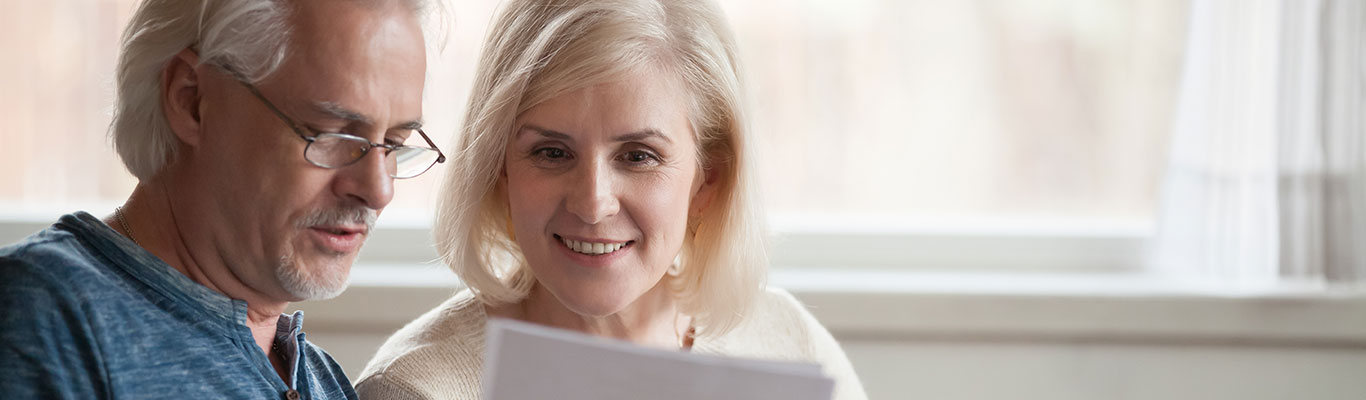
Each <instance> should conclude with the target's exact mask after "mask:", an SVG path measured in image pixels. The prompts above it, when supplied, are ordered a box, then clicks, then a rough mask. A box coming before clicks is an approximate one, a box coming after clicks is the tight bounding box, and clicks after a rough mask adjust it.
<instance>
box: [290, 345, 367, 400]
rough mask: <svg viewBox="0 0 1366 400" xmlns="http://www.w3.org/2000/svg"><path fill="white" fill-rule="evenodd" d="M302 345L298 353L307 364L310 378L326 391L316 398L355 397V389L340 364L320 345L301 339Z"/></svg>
mask: <svg viewBox="0 0 1366 400" xmlns="http://www.w3.org/2000/svg"><path fill="white" fill-rule="evenodd" d="M303 343H304V345H303V347H302V348H301V349H300V351H299V354H300V356H302V357H303V358H304V362H305V363H306V364H307V368H308V374H309V375H311V376H310V380H312V381H313V382H314V384H315V385H316V386H317V387H318V388H320V389H322V390H323V391H324V392H326V394H325V395H317V396H315V397H318V398H328V399H331V398H348V399H354V398H356V393H355V389H354V388H353V387H352V386H351V380H350V379H348V378H347V377H346V371H345V370H344V369H342V366H341V364H338V363H337V360H335V359H333V358H332V355H331V354H327V351H324V350H323V348H322V347H318V345H316V344H314V343H313V342H310V341H308V340H304V341H303Z"/></svg>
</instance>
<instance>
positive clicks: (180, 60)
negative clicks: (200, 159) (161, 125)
mask: <svg viewBox="0 0 1366 400" xmlns="http://www.w3.org/2000/svg"><path fill="white" fill-rule="evenodd" d="M198 68H199V54H196V53H195V52H194V50H190V49H188V48H186V49H184V50H181V51H180V53H177V54H176V55H175V57H172V58H171V61H168V62H167V63H166V67H165V68H163V69H162V70H161V112H162V114H163V115H165V116H166V123H167V124H168V125H170V127H171V132H172V133H175V135H176V137H177V138H179V139H180V142H181V143H184V144H185V145H187V146H190V147H197V146H198V145H199V140H200V132H201V125H200V118H199V100H200V95H201V93H200V88H201V86H200V76H199V69H198Z"/></svg>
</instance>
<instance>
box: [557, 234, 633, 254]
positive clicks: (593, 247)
mask: <svg viewBox="0 0 1366 400" xmlns="http://www.w3.org/2000/svg"><path fill="white" fill-rule="evenodd" d="M560 241H561V242H564V245H565V246H567V247H569V249H570V250H574V252H575V253H581V254H588V255H593V256H596V255H601V254H607V253H611V252H614V251H617V250H621V248H622V247H626V245H627V244H629V243H630V242H623V243H592V242H580V241H577V240H570V239H565V238H560Z"/></svg>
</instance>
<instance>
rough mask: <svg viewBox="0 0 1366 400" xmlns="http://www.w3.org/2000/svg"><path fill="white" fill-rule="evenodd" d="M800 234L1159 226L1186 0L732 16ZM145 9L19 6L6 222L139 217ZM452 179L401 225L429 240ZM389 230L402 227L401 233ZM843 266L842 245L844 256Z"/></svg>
mask: <svg viewBox="0 0 1366 400" xmlns="http://www.w3.org/2000/svg"><path fill="white" fill-rule="evenodd" d="M721 3H722V5H723V7H724V8H725V10H726V12H727V13H728V17H729V18H730V20H731V23H732V26H733V27H734V28H735V31H736V34H737V35H738V38H739V41H740V43H741V45H742V55H743V57H744V62H745V65H746V67H747V69H748V71H747V76H748V77H749V78H750V80H749V82H750V83H751V86H752V89H753V93H754V95H755V98H754V101H753V103H754V105H755V106H756V108H755V109H754V112H753V113H752V114H751V115H752V117H753V125H754V127H755V128H756V129H757V132H759V133H761V135H762V137H763V138H762V139H763V147H762V149H761V157H762V161H763V170H762V173H763V175H762V180H763V182H764V184H765V185H766V187H765V189H766V190H765V195H766V201H767V203H768V206H769V210H770V211H771V212H772V213H773V215H774V219H775V222H778V224H777V225H778V228H779V229H780V230H783V229H806V230H817V231H819V230H820V229H825V228H829V229H838V230H852V231H879V230H893V231H895V230H897V229H901V228H904V227H907V226H923V225H926V224H928V225H935V226H950V227H953V226H993V225H1010V224H1015V223H1021V221H1024V222H1023V223H1024V224H1025V225H1031V224H1032V225H1034V226H1043V227H1047V226H1049V225H1050V224H1062V225H1074V226H1121V227H1137V231H1138V232H1144V229H1148V228H1150V227H1151V224H1152V222H1153V220H1154V218H1155V215H1156V204H1157V199H1158V190H1159V187H1160V185H1159V180H1160V178H1161V176H1162V172H1163V171H1162V169H1163V167H1164V166H1165V162H1166V149H1167V137H1168V132H1169V131H1170V128H1171V126H1172V116H1173V109H1174V104H1175V98H1176V90H1177V86H1178V81H1179V75H1180V67H1181V61H1182V53H1181V50H1182V47H1183V40H1184V31H1185V25H1186V13H1187V9H1186V7H1187V5H1186V2H1185V1H1181V0H1145V1H1138V0H1105V1H1097V0H1030V1H1004V0H1002V1H961V2H960V1H935V0H843V1H836V0H804V1H797V2H794V1H786V0H785V1H777V0H743V1H742V0H724V1H721ZM135 5H136V1H134V0H50V1H7V2H4V4H3V7H4V8H5V11H4V12H3V13H0V49H3V54H5V55H4V57H6V58H7V60H6V62H4V63H0V93H2V95H0V120H3V121H6V122H7V126H6V128H5V129H4V130H3V131H2V132H3V133H0V135H3V137H0V143H4V148H5V149H6V151H5V156H4V157H0V208H4V209H8V210H10V214H7V215H15V213H21V212H25V211H24V210H43V212H51V214H49V215H43V216H42V217H44V218H47V217H51V218H55V217H56V216H57V215H58V214H60V213H62V212H69V211H74V210H77V209H89V210H92V211H96V210H97V207H99V206H107V207H108V208H109V209H112V205H116V204H119V203H121V202H122V201H123V200H124V198H125V197H126V196H127V194H128V193H129V191H130V190H131V188H132V186H133V185H135V184H136V181H135V180H134V179H133V178H132V177H131V176H130V175H129V174H128V173H127V172H126V170H125V169H124V168H123V166H122V164H120V163H119V161H118V159H117V156H116V155H115V154H114V152H113V151H112V148H111V147H110V145H109V141H108V138H107V127H108V123H109V119H110V115H109V114H110V110H111V104H112V100H113V93H112V80H113V71H114V62H115V58H116V56H117V49H118V44H119V43H118V39H119V35H120V33H121V31H122V27H123V24H124V23H125V21H126V20H127V19H128V17H129V16H130V14H131V13H132V11H133V9H134V7H135ZM449 5H450V9H451V12H452V16H453V25H452V26H450V27H449V28H448V33H447V36H448V39H447V41H446V44H445V47H444V50H442V51H440V52H439V53H438V52H435V51H433V54H431V57H430V58H431V64H430V67H429V77H428V89H427V93H426V105H425V113H426V119H427V121H428V122H427V126H428V127H429V128H428V132H430V133H432V136H433V138H432V139H433V140H434V141H436V143H437V144H438V145H439V146H441V147H442V148H443V149H449V148H451V146H452V144H453V143H454V140H453V139H452V135H453V134H454V133H455V130H456V129H457V128H458V126H459V122H460V118H461V117H462V115H463V105H464V101H465V99H466V97H467V96H468V91H469V87H470V82H471V80H472V75H473V72H474V68H475V61H476V59H477V57H478V51H479V48H480V43H481V42H482V40H483V36H484V32H485V29H486V27H487V24H488V22H489V20H490V19H491V16H492V15H493V13H494V11H495V10H496V8H497V5H498V4H497V2H495V1H453V2H450V3H449ZM445 168H449V167H448V166H439V167H437V168H436V169H434V170H433V172H429V173H427V174H426V175H424V176H422V177H420V178H417V179H412V180H407V181H402V182H401V183H399V184H398V185H397V187H396V191H397V194H396V196H395V200H394V202H393V203H392V204H391V205H390V206H389V210H387V211H386V214H385V218H382V221H381V224H382V225H383V224H384V223H386V222H388V223H391V224H403V223H409V225H412V226H423V224H427V223H429V222H427V221H429V220H430V215H431V207H432V205H433V204H434V196H435V192H436V189H437V187H438V183H439V182H440V181H441V176H442V175H443V173H444V172H445ZM385 220H389V221H385ZM831 251H834V249H831Z"/></svg>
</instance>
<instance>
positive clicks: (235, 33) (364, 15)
mask: <svg viewBox="0 0 1366 400" xmlns="http://www.w3.org/2000/svg"><path fill="white" fill-rule="evenodd" d="M425 8H426V6H425V5H423V4H421V1H418V0H346V1H342V0H276V1H269V0H197V1H186V0H147V1H145V2H144V3H143V4H141V5H140V7H139V8H138V9H137V12H136V13H135V14H134V15H133V17H132V19H131V22H130V23H129V26H128V28H127V32H126V33H125V35H124V40H123V46H122V55H121V56H120V59H119V69H118V77H117V83H116V85H117V90H118V100H117V104H116V107H115V120H114V123H113V126H112V136H113V138H114V142H115V146H116V147H117V150H118V153H119V155H120V156H121V158H122V159H123V161H124V163H125V164H126V165H127V167H128V169H129V170H130V171H131V172H132V173H133V174H134V175H135V176H137V178H138V179H139V185H138V186H137V188H136V189H134V191H133V193H132V195H131V196H130V197H129V199H128V201H127V202H126V203H125V204H124V205H123V207H120V208H119V209H118V210H117V211H115V212H114V214H113V215H111V216H108V217H106V218H104V219H103V220H101V219H97V218H95V217H93V216H91V215H89V214H87V213H83V212H78V213H75V214H71V215H66V216H63V217H62V218H61V219H60V220H59V221H58V222H57V223H56V224H54V225H53V226H52V227H50V228H48V229H46V230H43V231H41V232H38V233H37V234H35V235H33V236H31V237H29V238H27V239H25V240H24V241H22V242H20V243H16V244H13V245H10V246H9V247H6V248H4V249H0V321H3V323H2V324H0V393H3V395H0V397H5V398H34V397H36V398H163V397H176V398H291V399H292V398H315V399H330V398H354V397H355V392H354V391H353V390H352V388H351V384H350V382H349V381H348V380H347V379H346V377H345V376H344V375H343V373H342V369H341V368H340V367H339V366H338V365H337V364H336V362H334V361H333V360H332V358H331V357H330V356H328V355H327V353H325V352H323V351H322V349H320V348H318V347H316V346H314V345H313V344H311V343H309V342H308V341H307V340H305V339H304V335H303V333H302V331H301V328H300V326H301V323H302V319H303V318H302V317H303V315H302V313H295V314H293V315H285V314H282V312H283V311H284V309H285V307H286V306H287V305H288V303H289V302H291V301H301V300H310V299H324V298H329V297H332V296H335V295H337V294H338V293H340V292H341V291H342V290H343V289H344V287H345V284H346V278H347V275H348V273H349V271H350V268H351V264H352V262H353V261H354V260H355V258H356V253H357V252H358V251H359V249H360V247H361V244H362V242H363V241H364V240H365V238H366V236H367V235H368V234H369V230H370V227H371V226H372V225H373V223H374V220H375V218H376V216H377V215H378V214H379V212H380V210H382V209H383V208H384V206H385V205H387V204H388V203H389V200H390V199H391V198H392V196H393V179H395V178H408V177H413V176H416V175H418V174H421V173H423V172H425V171H426V170H427V169H429V168H430V167H432V166H433V165H434V164H436V163H439V162H442V161H444V158H445V157H444V155H442V154H441V153H440V151H439V150H437V149H436V146H435V145H434V144H433V143H432V142H431V140H430V139H428V138H427V135H426V134H424V133H423V132H422V131H421V130H420V129H419V128H420V125H421V116H422V104H421V100H422V89H423V80H424V76H425V72H426V71H425V70H426V54H425V44H424V40H423V31H422V29H421V26H420V21H421V20H423V19H424V18H423V15H424V13H425V11H424V9H425Z"/></svg>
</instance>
